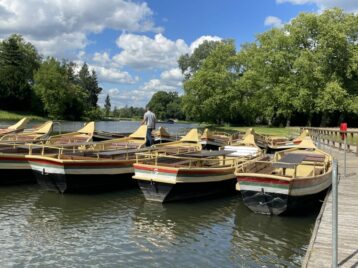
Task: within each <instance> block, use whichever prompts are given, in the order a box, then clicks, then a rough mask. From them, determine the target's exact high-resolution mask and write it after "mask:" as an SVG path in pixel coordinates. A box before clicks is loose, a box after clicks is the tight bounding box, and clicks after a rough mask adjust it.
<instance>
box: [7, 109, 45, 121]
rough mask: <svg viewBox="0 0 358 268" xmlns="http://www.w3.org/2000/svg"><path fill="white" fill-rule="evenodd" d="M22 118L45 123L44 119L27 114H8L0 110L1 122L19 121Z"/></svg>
mask: <svg viewBox="0 0 358 268" xmlns="http://www.w3.org/2000/svg"><path fill="white" fill-rule="evenodd" d="M23 117H28V118H29V119H31V120H37V121H46V120H47V119H46V118H45V117H41V116H37V115H33V114H29V113H23V112H9V111H4V110H0V120H1V121H16V120H20V119H22V118H23Z"/></svg>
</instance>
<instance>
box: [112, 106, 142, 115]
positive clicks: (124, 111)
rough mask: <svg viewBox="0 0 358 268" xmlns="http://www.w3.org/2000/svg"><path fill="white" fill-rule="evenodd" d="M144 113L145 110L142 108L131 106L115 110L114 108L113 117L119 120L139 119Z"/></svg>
mask: <svg viewBox="0 0 358 268" xmlns="http://www.w3.org/2000/svg"><path fill="white" fill-rule="evenodd" d="M144 113H145V109H144V108H143V107H133V106H130V107H128V106H125V107H123V108H119V109H117V107H114V109H113V116H115V117H119V118H141V117H143V114H144Z"/></svg>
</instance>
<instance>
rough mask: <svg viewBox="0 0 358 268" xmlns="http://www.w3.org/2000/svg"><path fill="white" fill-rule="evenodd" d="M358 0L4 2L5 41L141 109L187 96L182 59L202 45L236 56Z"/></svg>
mask: <svg viewBox="0 0 358 268" xmlns="http://www.w3.org/2000/svg"><path fill="white" fill-rule="evenodd" d="M334 6H338V7H341V8H343V9H344V10H346V11H347V12H357V11H358V1H357V0H221V1H218V0H206V1H204V0H191V1H189V0H148V1H140V0H137V1H130V0H105V1H88V0H61V1H56V0H27V1H23V0H0V39H4V38H7V37H8V36H9V35H10V34H12V33H20V34H22V35H23V36H24V38H25V39H26V40H28V41H30V42H31V43H33V44H34V45H35V46H36V48H37V49H38V51H39V52H40V53H41V54H42V55H43V56H44V57H46V56H54V57H57V58H59V59H61V58H66V59H69V60H72V61H75V62H76V63H78V64H79V65H81V64H83V62H87V64H88V65H89V66H90V68H92V69H94V70H95V71H96V73H97V75H98V79H99V82H100V85H101V86H102V87H103V89H104V90H103V92H102V94H101V95H100V100H99V104H100V105H103V101H104V98H105V96H106V95H107V94H110V97H111V101H112V107H114V106H117V107H123V106H125V105H128V106H144V105H145V104H146V103H147V102H148V101H149V99H150V97H151V96H152V95H153V94H154V93H155V92H157V91H159V90H167V91H177V92H179V93H182V82H181V81H182V75H181V73H180V70H179V69H178V66H177V59H178V57H179V56H180V55H182V54H184V53H192V52H193V51H194V49H195V48H196V47H197V46H198V45H199V44H200V43H201V42H203V41H204V40H220V39H227V38H231V39H234V40H235V41H236V45H237V48H238V49H239V48H240V45H241V44H243V43H245V42H252V41H254V40H255V35H256V34H258V33H262V32H264V31H266V30H267V29H270V28H272V27H280V26H281V25H282V24H284V23H288V22H289V21H290V20H291V19H292V18H294V17H296V16H297V15H298V14H299V13H300V12H314V13H319V12H322V11H323V10H324V9H327V8H331V7H334Z"/></svg>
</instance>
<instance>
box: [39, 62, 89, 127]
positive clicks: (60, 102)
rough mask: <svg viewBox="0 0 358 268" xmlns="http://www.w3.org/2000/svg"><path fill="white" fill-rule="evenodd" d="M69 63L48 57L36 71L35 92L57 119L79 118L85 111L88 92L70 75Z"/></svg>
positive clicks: (46, 109)
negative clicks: (62, 62)
mask: <svg viewBox="0 0 358 268" xmlns="http://www.w3.org/2000/svg"><path fill="white" fill-rule="evenodd" d="M70 74H71V71H70V70H69V69H68V65H67V64H61V63H60V62H58V61H57V60H55V59H54V58H47V59H46V60H45V61H44V62H43V63H42V65H41V67H40V68H39V70H38V71H37V72H36V73H35V84H34V90H35V94H36V95H37V96H38V98H39V99H40V100H41V102H42V104H43V107H44V111H45V112H46V113H47V114H48V115H49V116H50V117H53V118H56V119H60V118H63V119H72V120H73V119H79V118H81V116H82V115H83V114H84V111H85V105H86V104H85V101H86V99H87V98H88V96H87V93H86V92H85V91H84V90H83V89H82V88H81V87H80V86H79V85H77V84H76V83H73V81H72V78H71V76H70Z"/></svg>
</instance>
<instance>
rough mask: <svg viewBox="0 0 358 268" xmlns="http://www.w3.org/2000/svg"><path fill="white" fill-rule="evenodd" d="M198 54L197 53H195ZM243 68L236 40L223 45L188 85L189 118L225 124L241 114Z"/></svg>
mask: <svg viewBox="0 0 358 268" xmlns="http://www.w3.org/2000/svg"><path fill="white" fill-rule="evenodd" d="M194 53H195V52H194ZM239 75H240V66H239V65H238V60H237V56H236V49H235V45H234V42H233V41H226V42H220V43H219V44H218V45H217V46H216V48H215V49H213V51H212V52H211V53H210V54H209V55H208V56H207V58H206V59H205V61H204V62H203V63H202V65H201V67H200V68H199V70H198V71H197V72H196V73H194V74H193V75H192V77H191V78H190V79H188V80H186V81H185V82H184V92H185V95H184V96H183V100H182V103H183V110H184V112H185V114H186V116H187V117H188V118H189V119H194V120H199V121H205V122H215V123H222V122H228V121H230V120H231V119H232V118H233V117H235V116H236V113H237V112H238V111H237V110H236V109H235V108H237V105H234V104H233V102H234V101H235V99H236V100H239V99H240V97H241V96H240V91H239V90H238V88H237V81H238V78H239Z"/></svg>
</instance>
